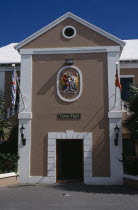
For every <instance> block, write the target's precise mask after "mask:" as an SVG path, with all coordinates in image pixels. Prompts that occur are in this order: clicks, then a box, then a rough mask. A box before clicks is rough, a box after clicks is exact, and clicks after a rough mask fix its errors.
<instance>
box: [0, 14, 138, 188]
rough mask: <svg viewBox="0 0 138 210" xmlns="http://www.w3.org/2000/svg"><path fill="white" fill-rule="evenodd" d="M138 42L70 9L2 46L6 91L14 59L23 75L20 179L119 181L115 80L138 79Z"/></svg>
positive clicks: (121, 103) (120, 108) (1, 77)
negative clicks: (86, 18)
mask: <svg viewBox="0 0 138 210" xmlns="http://www.w3.org/2000/svg"><path fill="white" fill-rule="evenodd" d="M134 42H135V44H134V46H133V43H134ZM136 43H137V44H138V40H126V41H123V40H120V39H119V38H117V37H115V36H113V35H111V34H109V33H107V32H105V31H103V30H102V29H100V28H98V27H96V26H94V25H92V24H91V23H89V22H87V21H85V20H83V19H81V18H80V17H77V16H76V15H74V14H72V13H67V14H65V15H63V16H62V17H60V18H58V19H57V20H55V21H54V22H52V23H51V24H49V25H47V26H46V27H44V28H42V29H41V30H40V31H38V32H36V33H35V34H33V35H31V36H30V37H28V38H26V39H25V40H23V41H22V42H20V43H18V44H16V45H15V44H13V45H9V46H7V48H6V47H5V48H4V47H3V49H2V48H0V54H1V52H2V50H3V53H5V55H7V58H6V59H7V60H8V59H9V61H7V60H4V59H5V57H4V54H3V58H2V59H3V60H2V59H1V55H0V64H1V66H0V81H1V84H0V88H1V89H3V90H4V91H8V92H10V82H9V81H10V78H11V73H12V70H13V66H12V64H15V68H16V70H17V72H18V74H19V75H20V76H19V77H20V103H19V105H20V107H19V113H18V120H19V142H18V152H19V155H20V159H19V165H18V173H19V177H18V182H19V183H56V182H66V181H73V182H78V181H80V182H83V183H85V184H96V185H97V184H101V185H104V184H115V185H120V184H122V183H123V165H122V162H121V161H120V160H121V159H122V138H126V139H127V138H128V137H127V135H126V136H125V134H123V135H122V112H123V115H124V114H127V103H126V104H125V99H126V97H127V96H126V95H125V94H124V93H123V90H122V93H121V94H120V89H119V87H116V86H115V79H116V74H118V76H119V80H121V83H122V85H124V86H123V87H126V84H128V83H130V82H133V80H134V81H135V82H138V56H137V57H135V55H136V53H135V52H133V50H132V52H131V51H129V50H130V48H133V47H134V48H135V49H136ZM132 46H133V47H132ZM8 47H9V48H8ZM13 47H14V48H15V49H14V48H13ZM4 49H5V52H4ZM6 49H7V50H6ZM8 49H11V50H12V51H11V53H10V51H8ZM137 50H138V49H137ZM8 52H9V55H8ZM129 52H130V53H129ZM6 53H7V54H6ZM133 56H134V57H133ZM9 96H10V94H9ZM121 97H124V100H121ZM116 127H117V128H118V130H119V134H118V139H117V142H116V141H115V139H116V135H115V128H116ZM21 128H25V129H24V130H23V136H22V135H21V134H20V131H21Z"/></svg>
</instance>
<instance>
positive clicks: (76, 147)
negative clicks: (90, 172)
mask: <svg viewBox="0 0 138 210" xmlns="http://www.w3.org/2000/svg"><path fill="white" fill-rule="evenodd" d="M56 149H57V181H58V182H60V181H61V182H62V181H82V180H83V140H82V139H76V140H75V139H73V140H71V139H68V140H64V139H61V140H57V148H56Z"/></svg>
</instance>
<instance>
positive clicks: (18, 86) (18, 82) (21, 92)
mask: <svg viewBox="0 0 138 210" xmlns="http://www.w3.org/2000/svg"><path fill="white" fill-rule="evenodd" d="M12 66H13V67H14V70H15V71H16V68H15V64H12ZM16 82H17V85H18V88H19V91H20V95H21V98H22V102H23V105H24V108H25V103H24V100H23V95H22V92H21V89H20V85H19V80H18V76H17V72H16Z"/></svg>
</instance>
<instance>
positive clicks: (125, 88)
mask: <svg viewBox="0 0 138 210" xmlns="http://www.w3.org/2000/svg"><path fill="white" fill-rule="evenodd" d="M120 81H121V85H122V90H121V99H122V100H123V101H126V102H128V100H129V88H130V85H131V84H133V78H120Z"/></svg>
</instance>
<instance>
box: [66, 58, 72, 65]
mask: <svg viewBox="0 0 138 210" xmlns="http://www.w3.org/2000/svg"><path fill="white" fill-rule="evenodd" d="M73 63H74V60H73V59H65V64H66V65H73Z"/></svg>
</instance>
